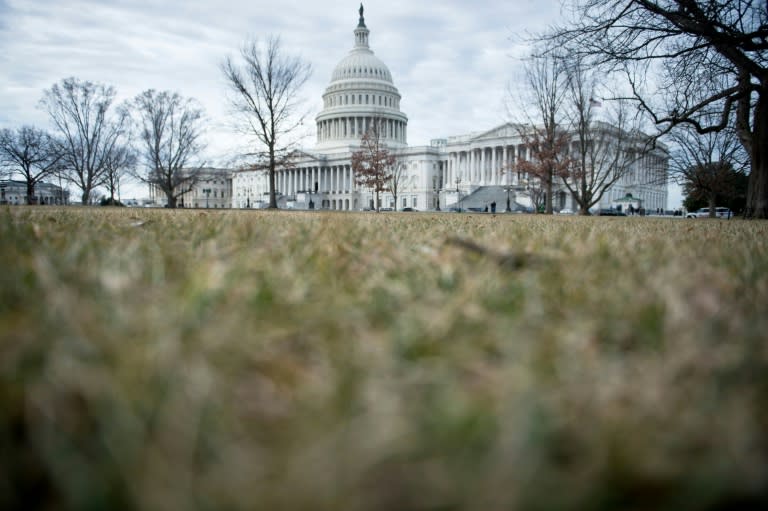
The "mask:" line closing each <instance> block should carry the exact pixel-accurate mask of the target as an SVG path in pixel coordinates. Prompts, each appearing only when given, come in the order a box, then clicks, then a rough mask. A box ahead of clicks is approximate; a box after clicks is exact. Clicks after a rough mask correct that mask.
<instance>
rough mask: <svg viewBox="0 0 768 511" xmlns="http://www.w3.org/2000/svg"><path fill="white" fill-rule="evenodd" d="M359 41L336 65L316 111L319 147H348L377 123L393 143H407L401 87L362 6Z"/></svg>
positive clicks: (358, 25) (391, 143)
mask: <svg viewBox="0 0 768 511" xmlns="http://www.w3.org/2000/svg"><path fill="white" fill-rule="evenodd" d="M354 34H355V45H354V47H353V48H352V50H350V52H349V54H347V56H346V57H344V58H343V59H341V61H340V62H339V63H338V64H337V65H336V67H335V68H334V70H333V73H332V74H331V82H330V84H329V85H328V87H327V88H326V90H325V93H324V94H323V110H322V111H321V112H320V113H319V114H318V115H317V117H316V119H315V120H316V123H317V147H316V148H317V149H318V150H321V151H333V150H349V148H350V146H353V147H356V146H358V145H359V144H360V138H361V137H362V136H363V134H364V133H365V132H367V131H368V130H370V129H372V128H373V127H377V126H378V127H379V129H380V138H381V140H382V141H383V142H384V143H386V144H387V145H388V146H389V147H405V146H406V145H407V126H408V117H407V116H406V115H405V114H404V113H402V112H401V111H400V92H399V91H398V90H397V87H395V85H394V83H393V81H392V74H391V73H390V71H389V68H388V67H387V65H386V64H384V62H382V60H381V59H379V58H378V57H377V56H376V55H374V53H373V51H372V50H371V49H370V46H369V45H368V34H369V30H368V28H367V27H366V26H365V18H364V17H363V6H362V5H360V19H359V21H358V24H357V28H355V31H354Z"/></svg>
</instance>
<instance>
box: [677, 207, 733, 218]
mask: <svg viewBox="0 0 768 511" xmlns="http://www.w3.org/2000/svg"><path fill="white" fill-rule="evenodd" d="M732 216H733V212H732V211H731V210H730V209H728V208H715V217H716V218H731V217H732ZM685 218H709V208H701V209H698V210H696V211H689V212H688V213H687V214H686V215H685Z"/></svg>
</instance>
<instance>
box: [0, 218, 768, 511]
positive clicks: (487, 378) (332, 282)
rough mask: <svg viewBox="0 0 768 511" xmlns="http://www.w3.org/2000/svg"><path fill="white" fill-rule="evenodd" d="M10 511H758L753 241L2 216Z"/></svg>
mask: <svg viewBox="0 0 768 511" xmlns="http://www.w3.org/2000/svg"><path fill="white" fill-rule="evenodd" d="M0 243H2V249H1V250H0V268H1V270H0V460H1V461H0V509H73V510H81V509H88V510H102V509H104V510H117V509H147V510H155V509H158V510H160V509H168V510H187V509H190V510H196V509H199V510H238V509H242V510H257V509H264V510H313V511H323V510H328V511H342V510H344V511H346V510H361V511H363V510H366V511H367V510H374V511H376V510H382V511H396V510H397V511H403V510H478V511H480V510H483V511H488V510H518V509H519V510H550V509H553V510H559V509H562V510H567V509H574V510H576V509H590V510H592V509H596V510H601V509H605V510H609V509H641V510H645V509H671V510H672V509H673V510H686V509H702V510H703V509H726V508H728V509H730V508H734V506H736V507H741V508H742V509H749V508H753V507H755V506H758V505H768V342H767V341H766V339H768V222H759V221H741V220H730V221H724V220H708V219H700V220H682V219H670V218H666V219H664V218H640V217H631V218H621V217H617V218H605V217H603V218H580V217H545V216H532V215H496V216H492V215H468V214H448V213H445V214H428V213H414V214H410V213H382V214H375V213H361V214H354V213H349V214H340V213H336V214H334V213H319V212H312V213H304V212H285V211H281V212H265V211H200V210H197V211H194V210H179V211H171V210H141V209H96V208H64V209H57V208H52V207H37V208H34V207H15V208H5V209H2V210H0Z"/></svg>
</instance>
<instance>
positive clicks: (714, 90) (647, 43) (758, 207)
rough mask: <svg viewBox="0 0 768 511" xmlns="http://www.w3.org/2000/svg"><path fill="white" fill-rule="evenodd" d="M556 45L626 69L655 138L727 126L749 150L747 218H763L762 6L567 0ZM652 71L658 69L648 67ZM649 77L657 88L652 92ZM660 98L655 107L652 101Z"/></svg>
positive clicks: (765, 34)
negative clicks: (679, 129)
mask: <svg viewBox="0 0 768 511" xmlns="http://www.w3.org/2000/svg"><path fill="white" fill-rule="evenodd" d="M574 8H575V11H576V16H575V17H574V19H575V21H573V23H572V24H571V25H570V26H568V27H566V28H564V29H560V30H557V31H555V33H554V34H553V35H552V36H551V37H553V38H554V39H555V40H556V41H557V42H558V47H559V48H562V47H563V46H567V47H568V49H569V50H570V51H571V52H573V53H574V54H578V55H584V56H586V57H590V58H591V59H592V61H593V62H598V63H609V64H611V65H613V66H615V67H616V68H622V69H624V70H625V71H626V73H627V76H628V77H629V78H630V83H631V84H632V90H633V95H632V97H633V99H634V100H635V101H637V102H638V103H639V104H640V105H641V106H642V108H644V109H645V110H646V111H647V112H648V113H649V114H650V115H651V116H652V118H653V120H654V121H655V123H656V124H657V125H658V126H659V127H660V128H661V131H662V132H667V131H669V130H671V129H672V128H673V127H675V126H678V125H681V124H682V125H688V126H691V127H692V128H693V129H695V130H696V131H697V132H698V133H699V134H706V133H709V132H714V131H722V130H724V129H727V128H728V127H729V126H731V125H735V127H736V129H737V132H738V134H739V138H740V141H741V143H742V144H743V146H744V148H745V149H746V150H747V151H748V152H749V154H750V159H751V172H750V179H749V191H748V198H747V208H746V216H747V217H755V218H768V9H766V5H765V2H756V1H754V0H717V1H715V0H621V1H620V0H574ZM655 64H659V65H658V66H656V65H655ZM657 70H658V71H660V72H661V74H660V75H658V76H659V79H658V82H659V86H655V87H654V86H653V81H654V80H653V78H652V79H649V80H646V79H645V77H646V76H651V77H655V76H657V75H656V74H655V73H653V72H652V73H648V71H657ZM657 97H660V98H664V99H665V101H663V102H660V101H655V98H657Z"/></svg>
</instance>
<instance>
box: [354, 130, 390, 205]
mask: <svg viewBox="0 0 768 511" xmlns="http://www.w3.org/2000/svg"><path fill="white" fill-rule="evenodd" d="M381 126H382V125H381V123H380V122H378V120H377V119H374V122H372V123H371V125H370V127H369V128H368V130H367V131H366V132H365V133H363V136H362V138H361V139H360V149H359V150H357V151H354V152H353V153H352V171H353V172H354V175H355V182H356V183H357V184H358V185H360V186H363V187H365V188H369V189H370V190H371V192H372V193H374V194H375V196H376V211H380V210H381V199H380V194H381V193H382V192H386V191H388V190H390V187H391V185H392V173H393V166H394V164H395V161H396V159H395V156H394V155H393V154H392V153H390V151H389V149H388V148H387V144H385V143H384V142H383V136H382V135H383V133H382V132H381ZM399 182H400V180H399V179H398V186H399ZM393 193H397V192H393ZM395 201H397V198H395ZM395 206H397V204H395Z"/></svg>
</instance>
